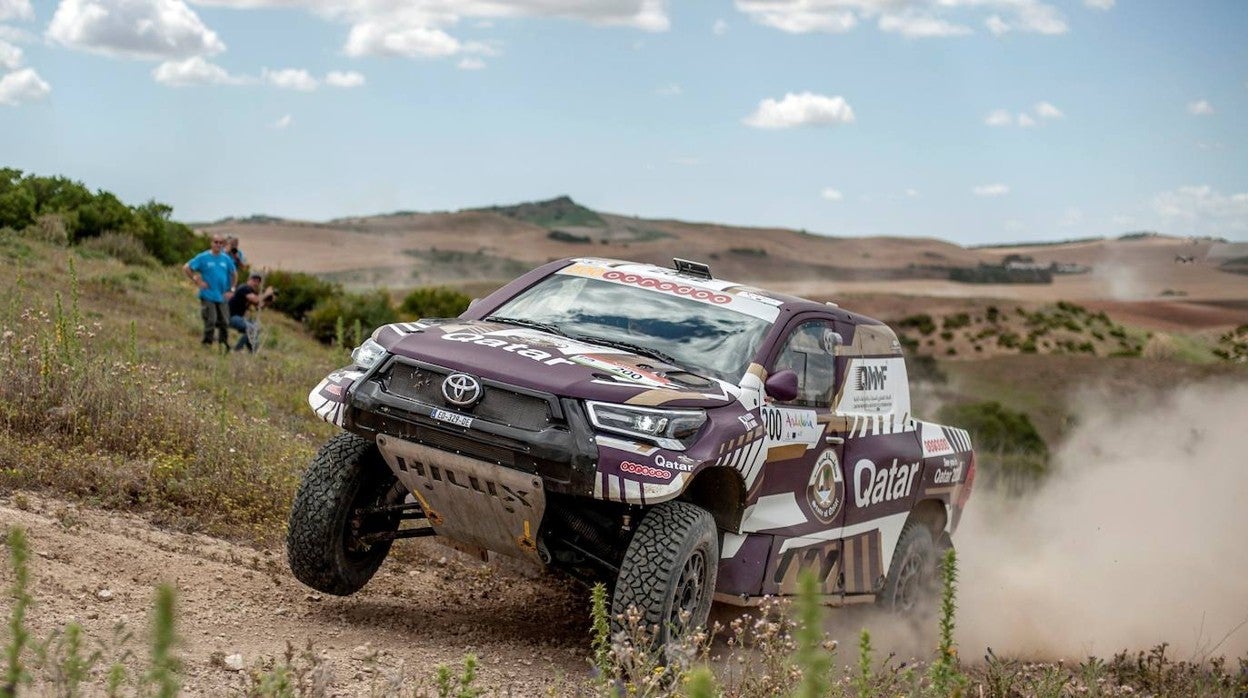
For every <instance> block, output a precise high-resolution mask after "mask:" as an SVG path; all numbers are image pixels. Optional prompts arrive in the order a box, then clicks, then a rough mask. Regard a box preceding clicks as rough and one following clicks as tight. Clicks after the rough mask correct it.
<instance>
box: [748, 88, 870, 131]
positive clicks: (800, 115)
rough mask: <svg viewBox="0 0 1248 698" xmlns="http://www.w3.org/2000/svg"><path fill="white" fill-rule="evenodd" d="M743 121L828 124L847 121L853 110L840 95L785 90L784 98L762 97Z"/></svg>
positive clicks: (772, 125) (766, 124)
mask: <svg viewBox="0 0 1248 698" xmlns="http://www.w3.org/2000/svg"><path fill="white" fill-rule="evenodd" d="M743 122H744V123H745V124H746V125H747V126H753V127H754V128H768V129H778V128H792V127H794V126H829V125H833V124H851V123H853V122H854V110H853V109H852V108H850V106H849V104H848V103H847V102H846V101H845V99H844V98H843V97H841V96H840V95H837V96H835V97H825V96H823V95H817V94H814V93H811V92H802V93H801V94H793V93H792V92H790V93H788V94H786V95H785V96H784V99H782V100H780V101H778V102H777V101H776V100H774V99H770V98H768V99H764V100H763V101H761V102H759V103H758V108H757V109H755V110H754V113H753V114H750V115H749V116H747V117H746V118H745V119H743Z"/></svg>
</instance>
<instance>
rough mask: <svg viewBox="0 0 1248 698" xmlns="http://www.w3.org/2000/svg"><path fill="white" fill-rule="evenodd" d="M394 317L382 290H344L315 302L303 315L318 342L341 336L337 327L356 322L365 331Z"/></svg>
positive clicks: (386, 296)
mask: <svg viewBox="0 0 1248 698" xmlns="http://www.w3.org/2000/svg"><path fill="white" fill-rule="evenodd" d="M397 319H398V317H397V316H396V315H395V312H394V308H393V307H392V306H391V305H390V294H389V293H387V292H386V291H385V290H377V291H371V292H369V293H362V294H355V293H344V294H341V295H339V296H335V297H333V298H329V299H327V300H323V301H321V302H320V303H318V304H317V306H316V307H315V308H313V309H312V312H310V313H308V314H307V316H306V317H305V318H304V321H305V322H306V324H307V326H308V331H310V332H311V333H312V336H314V337H316V338H317V339H319V340H320V341H322V342H333V341H334V340H335V339H336V338H337V339H341V335H342V332H340V331H339V330H338V328H339V327H340V326H344V327H350V326H352V325H354V324H355V323H357V322H358V323H360V326H361V327H364V328H365V329H366V330H367V331H369V332H371V331H372V330H373V329H374V328H376V327H380V326H382V325H386V324H389V323H391V322H395V321H396V320H397Z"/></svg>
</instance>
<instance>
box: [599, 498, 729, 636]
mask: <svg viewBox="0 0 1248 698" xmlns="http://www.w3.org/2000/svg"><path fill="white" fill-rule="evenodd" d="M718 543H719V536H718V533H717V532H716V529H715V519H714V518H713V517H712V516H711V514H710V512H708V511H706V510H705V509H703V508H701V507H698V506H695V505H693V504H689V503H688V502H664V503H663V504H659V505H658V506H656V507H654V508H653V509H651V510H650V512H649V513H647V514H646V516H645V518H643V519H642V520H641V523H640V524H639V525H638V526H637V532H636V533H635V534H634V535H633V539H632V541H631V542H630V543H629V544H628V549H627V550H626V551H625V553H624V560H623V563H622V564H621V565H620V576H619V578H618V579H617V580H616V583H615V593H614V595H613V596H612V599H611V623H612V626H611V629H612V632H613V633H614V632H616V631H619V630H622V629H625V624H624V623H622V622H621V621H620V617H621V616H622V615H623V614H625V613H626V612H627V611H628V609H629V608H630V607H633V608H636V609H637V611H638V612H640V613H641V621H642V623H644V624H645V626H646V629H647V631H648V632H653V633H654V636H653V641H654V644H655V645H657V646H665V645H667V644H668V643H670V642H672V641H674V640H677V639H680V638H682V637H684V636H685V635H686V634H687V633H689V632H690V631H692V630H694V629H695V628H698V627H700V626H703V625H706V619H707V616H708V615H710V612H711V600H712V597H713V595H714V593H715V578H716V575H717V573H718V571H719V545H718Z"/></svg>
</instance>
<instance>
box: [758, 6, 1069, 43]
mask: <svg viewBox="0 0 1248 698" xmlns="http://www.w3.org/2000/svg"><path fill="white" fill-rule="evenodd" d="M736 6H737V9H738V10H740V11H741V12H743V13H744V14H745V15H746V16H748V17H749V18H750V19H751V20H753V21H754V22H757V23H758V24H763V25H766V26H769V27H774V28H776V29H779V30H781V31H785V32H789V33H791V34H807V33H812V32H823V33H830V34H840V33H844V32H848V31H850V30H852V29H854V27H856V26H857V25H858V24H859V23H860V22H863V21H871V20H875V19H877V18H878V23H877V26H878V28H879V29H880V30H881V31H885V32H898V33H901V34H902V35H904V36H910V37H956V36H966V35H968V34H973V33H974V32H973V30H972V29H971V28H970V27H969V26H967V25H966V24H963V23H961V20H964V19H966V18H967V17H968V16H971V15H974V14H977V13H978V14H983V13H987V14H988V16H987V17H986V18H985V20H984V23H985V25H986V26H987V27H988V30H989V31H991V32H992V33H993V34H994V35H997V36H1001V35H1003V34H1005V33H1007V32H1009V31H1020V32H1030V33H1036V34H1064V33H1065V32H1067V31H1069V27H1068V26H1067V24H1066V20H1065V18H1064V17H1063V16H1062V14H1061V12H1059V11H1058V9H1057V8H1056V7H1055V6H1053V5H1051V4H1049V3H1048V2H1045V1H1044V0H937V1H933V0H736Z"/></svg>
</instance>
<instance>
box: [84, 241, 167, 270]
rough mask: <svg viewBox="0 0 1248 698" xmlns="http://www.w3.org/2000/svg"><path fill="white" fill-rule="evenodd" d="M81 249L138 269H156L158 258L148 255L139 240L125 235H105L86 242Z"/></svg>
mask: <svg viewBox="0 0 1248 698" xmlns="http://www.w3.org/2000/svg"><path fill="white" fill-rule="evenodd" d="M79 248H81V249H83V250H87V251H91V252H100V253H103V254H106V255H108V256H109V257H113V258H114V259H118V260H120V261H122V262H124V263H126V264H131V265H134V266H138V267H155V266H156V258H155V257H153V256H152V255H151V254H149V253H148V251H147V247H145V246H144V245H143V243H142V241H140V240H139V239H138V238H136V237H134V236H133V235H126V234H125V233H104V234H103V235H99V236H96V237H93V238H88V239H87V240H84V241H83V242H82V244H81V245H79Z"/></svg>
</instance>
